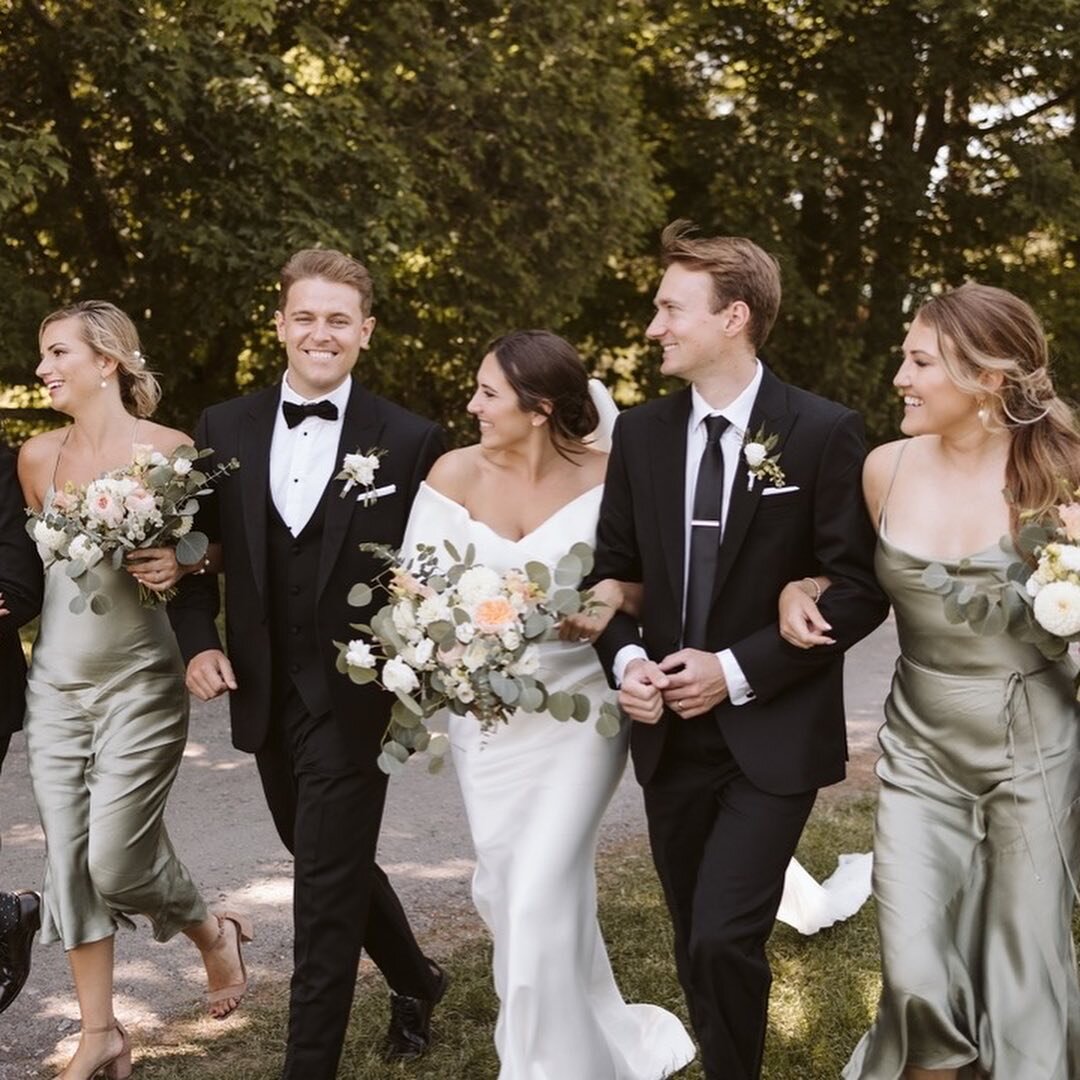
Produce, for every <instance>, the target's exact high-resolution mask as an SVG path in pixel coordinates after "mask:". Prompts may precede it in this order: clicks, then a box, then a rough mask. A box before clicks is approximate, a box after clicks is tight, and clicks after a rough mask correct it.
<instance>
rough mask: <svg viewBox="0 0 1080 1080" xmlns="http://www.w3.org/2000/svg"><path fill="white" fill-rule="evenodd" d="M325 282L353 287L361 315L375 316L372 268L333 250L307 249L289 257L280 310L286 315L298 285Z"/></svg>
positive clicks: (282, 278)
mask: <svg viewBox="0 0 1080 1080" xmlns="http://www.w3.org/2000/svg"><path fill="white" fill-rule="evenodd" d="M308 278H323V279H325V280H326V281H333V282H335V283H336V284H338V285H351V286H352V287H353V288H354V289H355V290H356V291H357V292H358V293H359V294H360V313H361V314H362V315H363V316H364V318H365V319H366V318H367V317H368V316H369V315H370V314H371V304H372V301H373V300H374V298H375V286H374V284H373V283H372V280H371V274H370V273H369V272H368V268H367V267H366V266H364V264H363V263H362V262H359V261H358V260H356V259H354V258H353V257H352V256H351V255H346V254H345V253H344V252H341V251H334V250H333V249H332V248H305V249H304V250H303V251H298V252H297V253H296V254H295V255H292V256H290V257H289V259H288V261H287V262H286V263H285V265H284V266H283V267H282V268H281V274H280V276H279V279H278V285H279V291H278V310H279V311H284V310H285V304H286V302H287V301H288V299H289V289H291V288H292V287H293V285H295V284H296V282H298V281H304V280H306V279H308Z"/></svg>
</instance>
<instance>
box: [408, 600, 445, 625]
mask: <svg viewBox="0 0 1080 1080" xmlns="http://www.w3.org/2000/svg"><path fill="white" fill-rule="evenodd" d="M449 619H450V606H449V604H447V602H446V599H445V598H444V597H442V596H428V597H425V598H424V599H423V600H421V601H420V606H419V607H418V608H417V609H416V621H417V622H418V623H419V624H420V625H421V626H430V625H431V624H432V623H433V622H447V621H449Z"/></svg>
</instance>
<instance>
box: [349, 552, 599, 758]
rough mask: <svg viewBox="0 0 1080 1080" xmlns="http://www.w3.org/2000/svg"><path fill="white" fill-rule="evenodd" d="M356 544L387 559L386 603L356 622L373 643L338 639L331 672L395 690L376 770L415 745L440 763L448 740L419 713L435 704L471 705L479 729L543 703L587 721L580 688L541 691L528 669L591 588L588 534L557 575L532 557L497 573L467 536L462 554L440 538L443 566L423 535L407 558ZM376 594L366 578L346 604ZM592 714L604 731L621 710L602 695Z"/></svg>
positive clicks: (585, 602)
mask: <svg viewBox="0 0 1080 1080" xmlns="http://www.w3.org/2000/svg"><path fill="white" fill-rule="evenodd" d="M363 546H364V547H365V548H366V549H367V550H371V551H374V552H376V553H377V554H379V555H380V556H382V557H383V558H385V559H386V560H387V562H388V563H389V564H390V566H389V570H388V571H387V574H386V578H387V580H386V582H385V587H386V590H387V592H388V594H389V603H387V604H386V605H385V606H384V607H382V608H381V609H380V610H379V612H378V613H377V614H376V615H375V616H374V618H372V620H371V625H370V626H367V625H361V624H353V628H354V629H355V630H359V631H360V632H361V633H363V634H366V635H368V636H370V637H371V638H373V639H374V646H373V645H372V644H371V643H369V642H368V641H364V640H359V639H358V640H354V641H350V642H348V643H345V642H335V643H334V644H335V645H336V646H337V648H338V659H337V667H338V671H340V672H342V673H343V674H346V675H348V676H349V678H350V679H352V681H353V682H355V683H360V684H363V683H368V682H372V681H373V680H376V679H380V681H381V684H382V686H383V687H384V688H385V689H386V690H389V691H390V692H391V693H393V694H395V695H396V697H397V700H396V701H395V702H394V704H393V707H392V709H391V714H390V724H389V726H388V727H387V730H386V734H385V735H384V737H383V744H382V753H381V754H380V755H379V767H380V768H381V769H382V770H383V771H384V772H387V773H391V774H393V773H395V772H397V771H399V770H400V769H401V768H402V767H403V766H404V765H405V763H406V761H407V760H408V758H409V754H410V753H411V751H413V750H426V751H427V752H428V753H429V754H430V761H429V765H428V768H429V770H430V771H431V772H436V771H438V770H439V769H440V768H441V767H442V764H443V759H444V756H445V754H446V751H447V749H448V746H449V742H448V740H447V738H446V736H445V735H442V734H432V733H431V732H430V731H429V730H428V728H427V724H426V721H427V720H428V718H429V717H431V716H432V714H434V713H435V712H437V711H439V710H440V709H443V708H449V709H450V710H451V711H453V712H454V713H457V714H458V715H465V714H466V713H469V714H471V715H472V716H474V717H475V718H476V720H477V722H478V723H479V724H480V726H481V727H482V728H483V729H484V730H485V731H490V730H493V729H494V728H496V727H497V725H499V724H500V723H506V722H507V721H508V720H509V719H510V717H511V716H512V715H513V713H514V712H515V711H516V710H518V709H522V710H524V711H525V712H533V713H538V712H548V713H550V714H551V715H552V716H553V717H554V718H555V719H556V720H561V721H567V720H570V719H574V720H577V721H579V722H582V723H583V722H584V721H585V720H587V719H588V717H589V713H590V709H591V703H590V701H589V698H588V697H587V696H586V695H585V694H570V693H567V692H565V691H561V690H557V691H554V692H549V691H548V689H547V687H546V686H544V684H543V683H542V682H541V681H540V680H539V679H538V678H537V677H536V672H537V670H538V669H539V666H540V656H539V649H538V648H537V643H538V642H540V641H541V640H543V639H544V638H545V637H547V636H548V634H549V632H550V631H551V630H552V628H553V627H554V626H555V624H556V623H557V622H558V621H559V619H560V618H562V617H563V616H564V615H571V614H574V613H576V612H578V611H581V610H582V609H583V608H585V609H587V608H588V606H589V604H590V598H589V595H588V593H587V592H586V593H582V592H580V591H579V590H578V585H579V584H580V582H581V579H582V577H583V576H584V575H585V574H587V573H588V572H589V570H590V569H592V550H591V548H590V547H589V546H588V545H587V544H575V545H574V546H573V547H572V548H571V549H570V551H569V552H568V554H566V555H565V556H564V557H563V558H562V559H561V560H560V561H559V563H558V565H557V566H556V567H555V570H554V574H552V572H551V571H550V570H549V569H548V567H547V566H546V565H545V564H544V563H540V562H529V563H526V564H525V567H524V568H523V569H522V570H516V569H515V570H508V571H506V572H504V573H499V572H497V571H495V570H493V569H491V568H490V567H487V566H483V565H479V564H477V563H476V562H475V551H474V549H473V546H472V545H471V544H470V545H469V547H468V549H467V550H466V552H465V554H464V556H463V555H461V554H460V553H459V552H458V550H457V549H456V548H455V547H454V545H453V544H451V543H450V542H449V541H444V547H445V549H446V552H447V554H448V555H449V556H450V559H451V560H452V562H451V564H450V565H449V566H445V565H443V566H440V563H439V559H438V557H437V555H436V548H434V547H430V546H427V545H419V546H418V549H417V555H416V558H415V560H412V561H410V562H407V563H403V562H402V561H400V559H399V558H398V556H397V555H396V554H395V553H394V552H393V551H391V550H390V549H388V548H385V547H380V546H378V545H363ZM372 595H373V591H372V589H371V587H370V586H369V585H364V584H361V585H355V586H354V587H353V589H352V590H351V592H350V594H349V602H350V603H351V604H353V605H354V606H357V607H365V606H367V605H368V604H370V603H371V599H372ZM380 663H381V672H380V671H379V665H380ZM600 713H601V715H600V719H599V721H598V723H597V728H598V730H599V731H600V732H601V734H607V735H614V734H617V733H618V730H619V715H618V710H617V709H616V708H615V707H614V706H613V705H610V704H607V703H605V704H604V705H602V706H601V708H600Z"/></svg>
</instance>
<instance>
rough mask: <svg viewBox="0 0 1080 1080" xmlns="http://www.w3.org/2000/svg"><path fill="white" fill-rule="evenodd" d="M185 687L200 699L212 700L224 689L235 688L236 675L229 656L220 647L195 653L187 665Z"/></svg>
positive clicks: (222, 692) (223, 691)
mask: <svg viewBox="0 0 1080 1080" xmlns="http://www.w3.org/2000/svg"><path fill="white" fill-rule="evenodd" d="M185 681H186V683H187V688H188V689H189V690H190V691H191V692H192V693H193V694H194V695H195V696H196V697H197V698H198V699H199V700H200V701H213V700H214V698H216V697H220V695H222V694H224V693H225V691H226V690H235V689H236V675H235V674H234V673H233V669H232V664H230V663H229V658H228V657H227V656H226V655H225V654H224V653H223V652H222V651H221V650H220V649H204V650H203V651H202V652H201V653H196V654H195V655H194V656H193V657H192V658H191V660H190V662H189V663H188V666H187V678H186V680H185Z"/></svg>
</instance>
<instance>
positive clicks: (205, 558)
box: [192, 555, 821, 596]
mask: <svg viewBox="0 0 1080 1080" xmlns="http://www.w3.org/2000/svg"><path fill="white" fill-rule="evenodd" d="M209 565H210V556H209V555H204V556H203V557H202V566H200V567H199V569H198V570H193V571H192V573H193V574H205V573H206V569H207V567H208V566H209ZM818 595H819V596H820V595H821V590H820V589H819V590H818Z"/></svg>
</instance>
